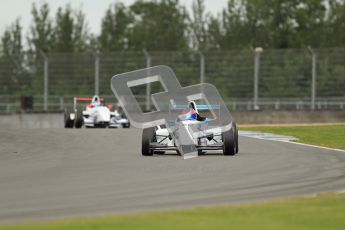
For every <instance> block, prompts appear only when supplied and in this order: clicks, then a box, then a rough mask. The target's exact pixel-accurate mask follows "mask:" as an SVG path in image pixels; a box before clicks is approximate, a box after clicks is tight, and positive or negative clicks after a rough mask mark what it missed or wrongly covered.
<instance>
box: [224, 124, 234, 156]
mask: <svg viewBox="0 0 345 230" xmlns="http://www.w3.org/2000/svg"><path fill="white" fill-rule="evenodd" d="M222 140H223V145H224V146H223V154H224V155H229V156H233V155H235V153H236V140H235V129H234V127H232V128H231V129H230V130H228V131H226V132H224V133H222Z"/></svg>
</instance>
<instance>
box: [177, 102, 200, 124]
mask: <svg viewBox="0 0 345 230" xmlns="http://www.w3.org/2000/svg"><path fill="white" fill-rule="evenodd" d="M197 114H198V111H197V108H196V105H195V102H194V101H190V102H188V107H187V108H186V109H184V110H183V112H182V113H181V114H180V115H179V119H180V120H197V117H198V115H197Z"/></svg>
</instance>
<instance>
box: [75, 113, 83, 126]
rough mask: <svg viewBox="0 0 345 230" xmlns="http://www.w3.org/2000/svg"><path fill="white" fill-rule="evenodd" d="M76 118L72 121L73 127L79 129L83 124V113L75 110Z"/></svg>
mask: <svg viewBox="0 0 345 230" xmlns="http://www.w3.org/2000/svg"><path fill="white" fill-rule="evenodd" d="M76 115H77V116H76V118H75V123H74V127H75V128H77V129H80V128H81V127H82V126H83V124H84V120H83V113H82V111H79V110H78V111H77V112H76Z"/></svg>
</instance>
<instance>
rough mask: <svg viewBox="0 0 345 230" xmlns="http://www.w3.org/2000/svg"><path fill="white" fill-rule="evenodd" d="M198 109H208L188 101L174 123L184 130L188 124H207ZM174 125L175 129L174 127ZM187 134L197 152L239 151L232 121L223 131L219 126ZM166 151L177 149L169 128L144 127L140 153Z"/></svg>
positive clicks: (225, 152) (147, 154)
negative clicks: (207, 130) (210, 129)
mask: <svg viewBox="0 0 345 230" xmlns="http://www.w3.org/2000/svg"><path fill="white" fill-rule="evenodd" d="M198 109H200V110H208V109H209V108H207V105H200V106H197V105H196V103H195V102H193V101H192V102H189V104H188V108H186V109H185V110H184V112H183V113H182V114H181V116H179V118H178V119H177V120H176V121H175V123H176V125H177V126H178V125H182V126H184V127H185V128H186V130H190V129H189V127H188V126H193V125H207V122H208V120H209V119H208V118H205V117H202V116H201V115H200V114H199V112H198ZM177 126H175V130H177V129H178V128H177V129H176V127H177ZM189 135H190V136H191V137H192V138H193V142H194V145H195V147H196V149H197V150H198V154H199V155H200V154H204V153H205V152H206V151H215V150H218V151H219V150H220V151H222V153H223V154H224V155H235V154H236V153H238V151H239V146H238V129H237V126H236V123H235V122H232V127H231V129H230V130H228V131H226V132H223V133H222V131H221V128H215V129H212V132H203V131H201V132H197V133H192V132H190V131H189ZM166 151H176V152H177V153H178V154H179V150H178V148H177V147H176V144H175V140H174V138H173V137H172V135H171V134H170V133H169V130H168V129H167V128H165V127H163V126H157V127H151V128H146V129H144V130H143V134H142V155H144V156H152V155H153V154H154V153H157V154H164V153H165V152H166Z"/></svg>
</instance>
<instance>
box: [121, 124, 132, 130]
mask: <svg viewBox="0 0 345 230" xmlns="http://www.w3.org/2000/svg"><path fill="white" fill-rule="evenodd" d="M130 127H131V123H129V122H128V123H127V124H122V128H125V129H128V128H130Z"/></svg>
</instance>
